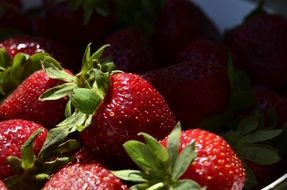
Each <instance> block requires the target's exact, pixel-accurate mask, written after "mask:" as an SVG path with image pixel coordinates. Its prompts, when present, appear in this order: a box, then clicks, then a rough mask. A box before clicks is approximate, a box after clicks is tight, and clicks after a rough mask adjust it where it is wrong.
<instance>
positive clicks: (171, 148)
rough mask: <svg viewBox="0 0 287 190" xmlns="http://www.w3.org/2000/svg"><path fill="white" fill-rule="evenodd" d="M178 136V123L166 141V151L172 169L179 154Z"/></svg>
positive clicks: (179, 127)
mask: <svg viewBox="0 0 287 190" xmlns="http://www.w3.org/2000/svg"><path fill="white" fill-rule="evenodd" d="M180 135H181V125H180V122H178V123H177V124H176V126H175V127H174V129H173V130H172V132H171V133H170V135H169V137H168V139H167V151H168V155H169V157H170V163H171V168H173V167H174V164H175V162H176V159H177V156H178V153H179V146H180Z"/></svg>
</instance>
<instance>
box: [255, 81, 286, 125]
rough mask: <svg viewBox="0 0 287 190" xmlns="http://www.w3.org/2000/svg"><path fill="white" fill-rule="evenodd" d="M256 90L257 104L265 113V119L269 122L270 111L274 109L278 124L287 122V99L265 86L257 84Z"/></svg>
mask: <svg viewBox="0 0 287 190" xmlns="http://www.w3.org/2000/svg"><path fill="white" fill-rule="evenodd" d="M254 91H255V98H256V102H257V105H258V107H259V109H260V110H261V111H262V113H263V114H264V117H265V120H267V122H268V112H270V111H272V109H274V111H275V113H276V116H277V126H278V127H281V126H283V124H284V123H285V122H286V113H287V100H286V99H285V98H284V97H281V96H280V95H278V94H277V93H276V92H273V91H272V90H270V89H268V88H266V87H264V86H256V87H255V88H254ZM265 122H266V121H265ZM267 124H268V123H267ZM266 127H269V126H266Z"/></svg>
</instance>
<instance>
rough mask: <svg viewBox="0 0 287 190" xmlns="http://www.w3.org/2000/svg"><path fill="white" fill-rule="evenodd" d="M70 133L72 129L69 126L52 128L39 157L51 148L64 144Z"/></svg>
mask: <svg viewBox="0 0 287 190" xmlns="http://www.w3.org/2000/svg"><path fill="white" fill-rule="evenodd" d="M69 131H70V129H69V127H67V126H60V127H56V128H52V129H51V130H50V131H49V132H48V134H47V137H46V140H45V142H44V144H43V146H42V148H41V150H40V153H39V155H41V154H42V153H43V152H45V151H46V150H48V149H49V148H51V147H52V146H53V145H57V144H60V143H62V142H63V141H64V140H65V139H66V138H67V136H68V135H69Z"/></svg>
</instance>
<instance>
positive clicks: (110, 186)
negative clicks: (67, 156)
mask: <svg viewBox="0 0 287 190" xmlns="http://www.w3.org/2000/svg"><path fill="white" fill-rule="evenodd" d="M42 189H43V190H53V189H58V190H66V189H75V190H76V189H107V190H128V188H127V186H126V185H124V184H123V183H122V182H120V180H119V179H118V178H116V177H115V176H113V175H112V173H111V172H110V171H109V170H108V169H106V168H104V167H103V166H101V165H100V164H98V163H96V162H89V163H84V164H83V163H74V164H70V165H67V166H65V167H64V168H62V169H61V170H60V171H58V172H57V173H55V174H54V175H53V176H52V177H51V178H50V179H49V181H48V182H47V183H46V184H45V186H44V187H43V188H42Z"/></svg>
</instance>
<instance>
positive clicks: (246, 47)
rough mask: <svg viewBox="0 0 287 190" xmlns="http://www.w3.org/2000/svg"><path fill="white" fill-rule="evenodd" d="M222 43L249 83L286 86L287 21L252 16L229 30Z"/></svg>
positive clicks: (272, 86) (282, 18)
mask: <svg viewBox="0 0 287 190" xmlns="http://www.w3.org/2000/svg"><path fill="white" fill-rule="evenodd" d="M226 41H227V43H228V45H229V46H230V48H231V49H232V51H233V53H234V54H236V55H237V57H238V58H240V64H241V65H242V68H243V69H244V70H245V71H246V72H247V73H248V74H249V77H250V78H251V80H252V82H253V83H256V84H263V85H266V86H268V87H270V88H273V89H282V88H284V87H286V85H287V82H286V81H287V75H286V72H287V64H286V62H287V55H286V51H287V46H286V42H287V20H286V19H285V18H284V17H283V16H279V15H268V14H261V15H257V16H254V17H252V18H251V19H250V20H247V22H245V23H243V24H242V25H240V26H238V27H236V28H234V29H233V30H231V31H230V32H229V34H227V37H226Z"/></svg>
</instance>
